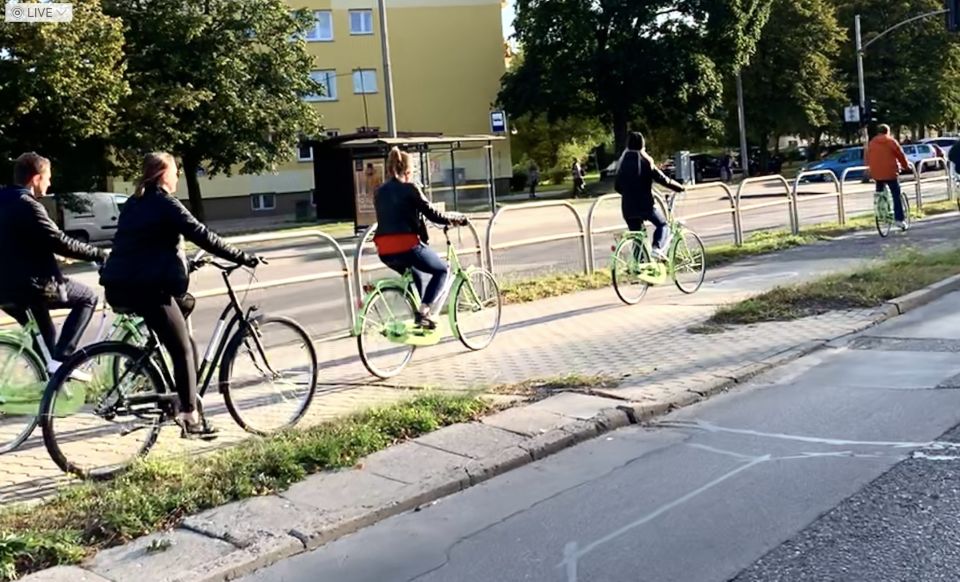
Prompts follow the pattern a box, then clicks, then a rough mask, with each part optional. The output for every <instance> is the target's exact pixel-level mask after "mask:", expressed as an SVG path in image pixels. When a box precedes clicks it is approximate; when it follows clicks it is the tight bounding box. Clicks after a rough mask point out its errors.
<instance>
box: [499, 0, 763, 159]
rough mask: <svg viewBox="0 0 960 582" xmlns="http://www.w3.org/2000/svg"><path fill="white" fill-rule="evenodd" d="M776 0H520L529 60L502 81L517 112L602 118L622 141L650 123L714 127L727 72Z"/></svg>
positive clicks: (504, 99) (520, 34) (519, 25)
mask: <svg viewBox="0 0 960 582" xmlns="http://www.w3.org/2000/svg"><path fill="white" fill-rule="evenodd" d="M770 2H771V0H518V1H517V6H516V20H515V22H514V28H515V30H516V37H517V40H518V41H519V43H520V45H521V47H522V50H523V52H524V59H523V62H522V63H521V64H520V66H518V67H517V68H516V69H515V70H513V71H510V72H508V73H507V74H506V75H505V77H504V80H503V87H502V89H501V92H500V95H499V102H500V104H501V105H503V106H504V107H505V108H506V109H507V110H508V111H509V112H510V113H511V114H512V115H514V116H519V115H523V114H527V113H533V114H539V113H544V114H546V115H547V118H548V120H549V121H551V122H552V121H555V120H557V119H564V118H574V117H597V118H599V119H601V120H603V121H604V122H605V123H608V124H610V125H612V127H613V130H614V139H615V141H616V145H617V147H621V146H622V144H623V143H624V140H625V136H626V133H627V129H628V127H629V125H630V122H631V121H632V120H634V119H639V120H641V121H643V123H644V125H645V126H647V127H657V126H662V125H664V124H667V123H669V124H673V125H682V126H685V127H689V128H690V129H691V130H693V131H701V132H702V131H708V132H711V131H716V130H717V129H718V128H719V125H720V124H719V123H718V121H717V120H716V119H715V117H714V113H715V111H716V110H717V108H718V107H719V106H720V105H721V102H722V89H723V87H722V82H721V80H722V78H723V77H724V75H726V74H728V73H730V72H732V71H734V70H736V69H737V68H738V67H739V66H740V65H741V64H742V63H743V62H745V60H746V58H747V57H748V56H749V55H750V54H751V53H752V52H753V47H754V45H755V43H756V40H757V38H758V36H759V32H760V30H761V28H762V26H763V24H764V23H765V22H766V19H767V17H768V14H769V5H770Z"/></svg>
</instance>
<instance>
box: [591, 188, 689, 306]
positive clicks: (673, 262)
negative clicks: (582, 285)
mask: <svg viewBox="0 0 960 582" xmlns="http://www.w3.org/2000/svg"><path fill="white" fill-rule="evenodd" d="M675 200H676V197H674V198H673V200H672V201H671V205H670V209H669V211H668V212H667V216H668V219H667V229H668V230H667V232H668V237H669V241H670V242H669V243H668V247H667V256H666V260H665V261H657V260H654V259H653V258H652V257H653V249H652V242H651V240H650V237H649V236H648V235H647V232H646V231H635V232H634V231H628V232H625V233H623V234H621V235H620V236H619V238H618V239H617V242H616V244H615V245H613V246H612V247H611V248H610V250H612V251H613V256H612V257H611V260H610V274H611V277H612V279H613V289H614V291H616V293H617V297H619V298H620V300H621V301H623V302H624V303H626V304H627V305H636V304H637V303H640V301H641V300H642V299H643V298H644V296H645V295H646V294H647V289H649V288H650V286H652V285H663V284H664V283H666V282H667V280H668V279H673V282H674V283H675V284H676V286H677V288H678V289H680V291H682V292H683V293H686V294H692V293H696V292H697V290H699V289H700V286H701V285H703V279H704V277H705V276H706V272H707V266H706V258H705V257H706V251H705V250H704V246H703V241H702V240H701V239H700V236H699V235H698V234H697V233H695V232H693V231H692V230H690V229H689V228H687V227H686V226H685V225H684V223H683V222H682V221H680V220H677V219H675V218H673V203H672V202H673V201H675Z"/></svg>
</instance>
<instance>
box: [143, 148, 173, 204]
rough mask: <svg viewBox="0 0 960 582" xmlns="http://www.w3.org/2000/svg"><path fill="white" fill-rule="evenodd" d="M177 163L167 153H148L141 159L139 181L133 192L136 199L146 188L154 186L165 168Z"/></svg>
mask: <svg viewBox="0 0 960 582" xmlns="http://www.w3.org/2000/svg"><path fill="white" fill-rule="evenodd" d="M176 163H177V162H176V160H174V159H173V156H171V155H170V154H168V153H167V152H150V153H149V154H147V155H146V156H144V158H143V171H142V173H141V175H140V181H139V182H137V189H136V190H135V191H134V192H133V195H134V196H136V197H138V198H139V197H140V196H143V191H144V190H145V189H146V188H147V186H155V185H156V184H157V181H158V180H160V177H161V176H163V173H164V172H166V171H167V168H169V167H170V166H173V165H175V164H176Z"/></svg>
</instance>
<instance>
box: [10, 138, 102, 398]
mask: <svg viewBox="0 0 960 582" xmlns="http://www.w3.org/2000/svg"><path fill="white" fill-rule="evenodd" d="M50 177H51V167H50V160H48V159H47V158H45V157H43V156H40V155H38V154H36V153H35V152H28V153H25V154H23V155H21V156H20V157H18V158H17V160H16V162H14V165H13V183H14V186H12V187H9V188H5V189H3V190H0V248H3V249H4V251H5V253H4V271H3V276H2V277H0V304H2V305H3V311H5V312H6V313H7V314H8V315H10V317H12V318H14V319H15V320H17V322H18V323H19V324H20V325H26V324H27V322H28V321H29V319H28V317H27V310H28V309H29V310H30V312H31V313H33V317H34V319H35V320H36V322H37V325H38V327H39V328H40V336H41V337H42V338H43V342H44V343H45V344H46V345H47V346H48V348H49V349H50V351H51V354H50V357H51V360H52V361H50V362H48V363H47V366H48V370H49V371H50V372H51V373H53V372H56V370H57V368H59V367H60V362H61V361H62V360H63V359H64V358H66V357H68V356H70V355H71V354H72V353H73V352H74V351H75V350H76V349H77V344H78V343H79V342H80V339H81V338H82V337H83V332H84V331H86V329H87V325H88V324H89V323H90V319H91V318H92V317H93V312H94V311H95V310H96V307H97V296H96V294H95V293H94V292H93V290H92V289H90V288H89V287H87V286H86V285H83V284H82V283H80V282H78V281H75V280H72V279H69V278H67V277H64V276H63V274H62V273H61V271H60V267H59V265H58V264H57V258H56V256H55V255H61V256H64V257H69V258H72V259H79V260H83V261H96V262H103V261H104V260H106V257H107V254H106V252H104V251H103V250H101V249H98V248H96V247H92V246H90V245H88V244H85V243H82V242H80V241H78V240H75V239H72V238H70V237H69V236H67V235H66V234H64V233H63V231H61V230H60V229H59V228H58V227H57V225H56V224H55V223H54V222H53V221H52V220H51V219H50V216H49V215H48V214H47V211H46V210H45V209H44V207H43V206H42V205H41V204H40V203H39V202H37V199H39V198H43V197H44V196H45V195H46V194H47V189H48V188H49V187H50ZM50 309H70V315H68V316H67V319H66V321H64V323H63V329H61V333H60V341H59V342H56V343H55V338H56V335H57V328H56V326H55V325H54V323H53V319H52V318H51V317H50ZM37 349H39V346H37ZM73 376H74V378H76V379H86V380H89V379H90V376H89V375H88V374H85V373H83V372H80V371H77V372H75V373H74V374H73Z"/></svg>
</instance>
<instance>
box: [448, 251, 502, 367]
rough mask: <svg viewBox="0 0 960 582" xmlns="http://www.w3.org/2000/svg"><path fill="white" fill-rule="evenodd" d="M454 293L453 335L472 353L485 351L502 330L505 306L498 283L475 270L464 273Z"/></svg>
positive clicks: (487, 273)
mask: <svg viewBox="0 0 960 582" xmlns="http://www.w3.org/2000/svg"><path fill="white" fill-rule="evenodd" d="M454 293H455V295H454V304H453V305H454V307H453V309H454V311H453V333H454V334H455V335H456V336H457V338H458V339H459V340H460V343H462V344H463V345H464V346H465V347H466V348H467V349H469V350H474V351H479V350H482V349H484V348H486V347H487V346H489V345H490V344H491V343H492V342H493V338H494V337H496V335H497V331H499V330H500V314H501V312H502V310H503V305H502V301H501V297H500V287H499V286H498V285H497V280H496V279H494V277H493V275H491V274H490V273H489V272H488V271H486V270H484V269H476V270H473V271H470V272H467V273H464V276H463V278H461V279H460V280H459V283H458V285H457V289H456V291H454Z"/></svg>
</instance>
